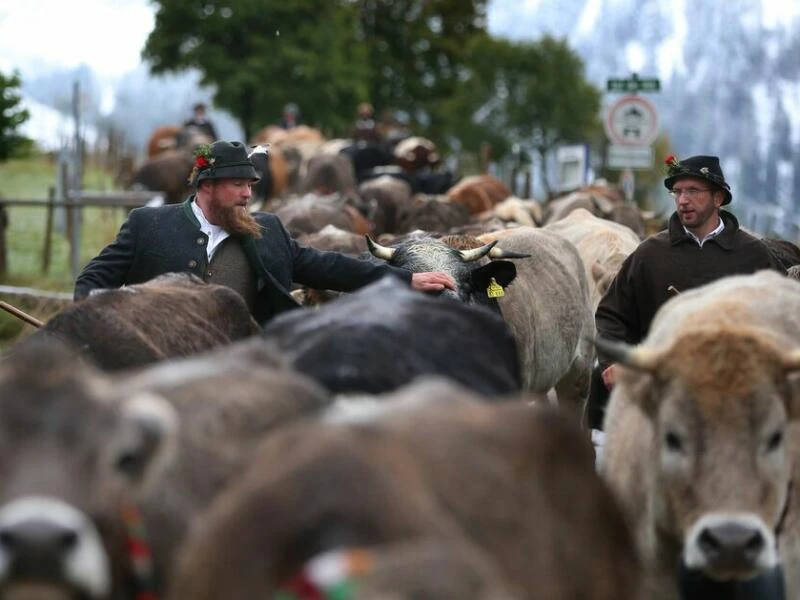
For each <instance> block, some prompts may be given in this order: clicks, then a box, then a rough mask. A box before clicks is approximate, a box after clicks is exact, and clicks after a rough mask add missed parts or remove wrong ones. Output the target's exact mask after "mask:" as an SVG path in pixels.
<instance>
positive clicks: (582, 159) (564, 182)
mask: <svg viewBox="0 0 800 600" xmlns="http://www.w3.org/2000/svg"><path fill="white" fill-rule="evenodd" d="M556 162H558V191H559V192H565V191H570V190H576V189H578V188H580V187H583V186H584V185H586V183H587V181H586V179H587V177H586V175H587V171H588V168H589V148H588V146H586V145H576V146H560V147H559V148H558V150H556Z"/></svg>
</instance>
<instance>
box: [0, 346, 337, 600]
mask: <svg viewBox="0 0 800 600" xmlns="http://www.w3.org/2000/svg"><path fill="white" fill-rule="evenodd" d="M253 342H254V343H255V344H256V345H255V346H253V345H252V344H253ZM243 343H244V344H250V346H248V347H246V348H245V347H243V348H241V349H239V350H232V351H231V352H232V354H231V356H230V357H228V356H227V354H219V355H214V354H210V355H208V356H207V357H204V358H201V357H197V358H192V359H187V360H186V362H183V361H179V360H176V361H173V362H171V363H169V364H166V363H165V364H163V365H158V366H156V367H154V370H153V371H149V370H145V371H142V372H139V373H136V374H131V375H126V376H123V375H117V376H114V377H113V378H112V376H109V375H105V374H102V373H100V372H98V371H96V370H95V369H94V368H92V367H91V366H90V365H89V363H87V362H85V361H83V360H82V359H80V358H79V357H78V355H76V354H75V352H74V350H73V349H72V348H69V347H68V346H65V345H63V344H62V342H59V341H58V340H55V339H53V338H37V339H35V340H32V341H31V342H30V343H28V344H26V345H20V346H15V347H14V348H13V349H12V350H11V352H10V354H9V355H8V356H6V357H5V358H4V360H3V361H2V362H0V473H2V477H0V595H1V596H2V598H3V599H4V600H29V599H58V600H137V599H142V598H151V597H157V596H160V594H162V593H163V592H164V591H165V589H166V586H167V583H168V576H169V575H168V574H169V573H170V571H171V565H172V560H173V555H174V554H175V552H176V550H177V547H178V546H179V544H180V543H181V541H182V539H183V536H184V534H185V532H186V531H187V529H188V527H189V525H190V523H191V521H192V519H193V518H195V517H196V515H197V514H199V512H200V511H202V510H203V509H204V508H205V507H206V506H207V505H208V503H209V502H210V501H211V499H212V498H213V497H214V496H215V495H216V494H217V493H219V492H220V490H222V489H223V488H224V487H225V485H226V484H227V482H228V481H229V480H231V478H233V477H234V476H235V475H236V474H237V473H239V472H240V470H241V469H242V468H243V467H244V466H245V465H246V464H247V462H248V458H249V457H250V455H251V453H252V451H253V450H254V449H255V447H256V446H257V444H258V442H259V441H260V440H261V439H262V438H263V436H264V435H265V434H266V433H267V432H268V431H270V430H271V429H273V428H274V427H277V426H278V425H280V424H282V423H285V422H286V421H288V420H290V419H292V418H296V417H298V416H301V415H305V414H309V413H313V412H314V411H315V410H319V409H321V408H323V407H325V406H326V405H327V404H328V403H329V401H330V396H329V395H328V394H327V393H326V392H325V391H324V390H323V389H322V388H321V387H320V386H318V385H316V384H315V383H314V382H313V381H311V380H309V379H306V378H304V377H302V376H301V375H299V374H297V373H295V372H293V371H290V370H287V369H282V368H280V367H279V366H278V367H270V366H268V365H280V359H279V358H274V357H272V355H270V354H269V353H268V352H267V351H265V350H264V349H263V348H262V347H261V346H263V343H262V342H260V340H258V339H255V340H252V341H251V342H243ZM226 351H227V349H226Z"/></svg>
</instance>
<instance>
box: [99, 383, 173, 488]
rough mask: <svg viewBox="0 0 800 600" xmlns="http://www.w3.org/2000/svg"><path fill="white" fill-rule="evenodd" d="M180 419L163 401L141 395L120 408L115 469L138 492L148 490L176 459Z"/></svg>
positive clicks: (154, 395)
mask: <svg viewBox="0 0 800 600" xmlns="http://www.w3.org/2000/svg"><path fill="white" fill-rule="evenodd" d="M177 429H178V417H177V414H176V413H175V409H174V408H173V407H172V405H170V404H169V402H167V401H166V400H165V399H164V398H162V397H161V396H158V395H156V394H152V393H150V392H143V393H139V394H137V395H135V396H133V397H131V398H130V399H128V400H126V401H124V402H123V403H122V406H121V422H120V432H119V435H118V436H117V443H116V445H115V447H114V448H113V451H112V452H113V453H112V457H111V459H112V463H111V464H112V466H113V468H114V470H115V471H116V472H117V473H118V474H119V475H120V476H121V477H122V478H123V479H125V480H126V482H127V483H128V485H130V487H131V488H132V490H133V491H135V492H142V491H144V490H145V489H146V488H148V487H149V486H150V485H151V484H152V483H153V482H154V481H155V480H157V479H158V478H159V476H160V475H161V474H162V473H163V471H164V470H165V468H166V467H167V465H169V464H170V463H171V462H172V460H173V459H174V456H175V450H176V447H177Z"/></svg>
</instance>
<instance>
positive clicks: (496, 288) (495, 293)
mask: <svg viewBox="0 0 800 600" xmlns="http://www.w3.org/2000/svg"><path fill="white" fill-rule="evenodd" d="M486 295H487V296H489V298H502V297H503V296H505V295H506V292H505V290H504V289H503V286H502V285H500V284H499V283H497V281H495V278H494V277H492V278H491V279H490V280H489V287H487V288H486Z"/></svg>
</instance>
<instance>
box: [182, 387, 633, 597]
mask: <svg viewBox="0 0 800 600" xmlns="http://www.w3.org/2000/svg"><path fill="white" fill-rule="evenodd" d="M526 404H527V403H526V402H524V401H522V399H520V398H517V402H512V403H503V404H499V405H498V404H492V405H486V404H484V403H482V402H480V401H479V400H478V399H477V398H475V397H474V396H471V395H470V394H469V393H468V392H466V391H465V390H463V389H459V388H458V387H457V386H452V385H450V384H448V385H444V384H431V383H430V382H420V384H419V385H415V386H411V387H410V388H408V389H404V390H401V391H399V392H398V394H396V395H394V397H392V398H389V399H384V400H382V401H381V405H382V406H383V407H386V411H385V412H379V413H378V414H376V415H375V416H374V417H373V418H371V419H367V420H364V419H359V420H357V421H354V422H341V421H338V422H319V421H315V422H305V423H303V424H301V423H295V424H291V425H289V426H287V427H285V428H282V429H281V430H280V431H277V432H275V433H274V434H273V435H272V436H270V438H269V439H267V440H266V441H265V444H264V445H263V446H262V448H261V450H260V452H259V453H258V455H257V456H256V457H255V458H254V460H253V462H252V467H251V468H250V469H249V470H248V472H247V473H246V474H245V475H244V476H243V477H242V479H241V481H239V482H237V483H236V484H233V485H231V486H230V487H229V488H228V490H227V491H226V492H224V493H223V496H221V497H219V498H218V501H217V502H215V504H214V506H213V507H212V509H211V510H210V511H209V512H208V513H206V515H205V516H204V519H203V523H201V524H198V528H197V529H196V530H195V531H194V535H192V537H191V539H190V540H189V541H188V542H187V545H186V550H185V552H184V553H183V555H182V557H181V560H180V563H179V567H178V571H177V574H176V577H175V579H174V587H173V593H172V596H171V598H172V599H173V600H178V599H183V598H192V599H193V600H222V599H225V600H249V599H251V598H272V597H276V596H273V594H275V592H276V590H277V589H279V588H283V589H284V590H286V589H287V588H288V589H292V588H291V585H292V583H294V582H296V581H297V577H298V575H301V576H302V574H303V572H302V569H303V568H304V566H305V565H307V564H308V561H310V560H312V559H313V558H314V557H319V556H320V555H322V556H325V553H327V552H331V551H336V550H339V549H348V548H349V549H351V551H350V552H344V553H343V554H349V555H350V559H351V560H352V559H356V560H362V561H363V560H364V559H365V558H366V559H367V560H368V557H364V555H363V554H361V555H360V556H359V555H358V554H359V553H357V552H354V551H353V549H358V548H367V549H369V551H370V552H377V553H382V552H384V551H385V550H384V549H387V548H392V547H394V548H396V547H397V545H398V544H406V545H408V546H412V547H413V545H414V544H417V543H419V541H420V540H440V541H441V543H444V544H447V543H448V540H453V541H455V542H457V543H460V544H462V546H461V547H464V546H463V544H464V543H468V544H471V545H472V546H473V547H475V548H477V549H479V550H480V551H481V552H482V553H483V556H484V557H485V560H486V561H489V562H490V563H492V564H493V565H494V566H495V569H496V571H495V572H496V573H497V574H498V576H499V577H500V578H502V581H504V582H506V583H507V585H508V588H507V590H508V591H510V592H511V593H512V594H514V595H516V596H517V597H519V598H547V599H548V600H567V599H575V598H581V599H585V600H606V599H607V600H612V599H614V600H618V599H621V598H625V599H633V598H636V595H637V593H638V592H639V589H638V588H639V577H640V576H639V565H638V559H637V556H636V553H635V549H634V543H633V539H632V536H631V534H630V532H629V530H628V528H627V526H626V523H625V521H624V519H623V516H622V512H621V510H620V509H619V507H618V505H617V504H616V502H615V501H614V499H613V497H612V495H611V493H610V491H609V490H608V489H607V487H606V486H605V485H604V484H603V482H602V481H601V479H600V477H599V476H598V475H597V473H596V472H595V467H594V461H593V455H592V449H591V445H590V444H589V442H588V440H586V439H585V437H584V436H582V435H581V433H580V431H579V430H578V428H577V427H576V426H575V425H573V424H571V423H570V422H569V421H568V420H567V419H565V418H564V416H563V415H561V414H559V413H558V411H555V410H553V409H552V408H550V407H531V406H527V405H526ZM459 541H460V542H459ZM221 553H223V554H224V558H223V556H221ZM353 555H356V556H353ZM329 564H330V563H329ZM339 564H340V565H341V566H343V567H345V568H346V565H347V563H346V562H344V561H341V562H339ZM351 564H352V563H351ZM361 565H362V569H363V566H364V563H363V562H362V563H361ZM484 565H487V562H484ZM328 572H329V573H330V571H328ZM362 572H363V570H362ZM483 572H484V573H485V572H486V571H485V570H484V571H483ZM478 573H481V571H478ZM444 574H445V573H444V572H443V573H437V572H436V571H435V570H432V569H430V568H421V569H420V571H419V572H415V573H414V579H415V581H416V583H417V585H419V586H420V587H421V588H422V589H429V590H436V589H438V588H437V586H436V583H437V582H438V581H441V579H440V578H441V577H442V576H444ZM473 577H474V575H473ZM366 579H367V582H368V583H367V585H369V573H366ZM353 583H354V584H355V586H356V590H357V589H358V588H359V581H358V578H356V579H355V580H354V581H353ZM450 585H451V586H455V585H457V582H451V583H450ZM401 589H403V590H405V589H407V588H405V587H403V588H401ZM451 589H452V587H451ZM501 589H502V587H501ZM480 590H481V585H480V584H479V583H478V582H476V587H475V590H474V591H476V592H477V594H476V595H473V594H472V593H471V592H473V590H472V589H470V590H469V592H470V593H465V594H464V595H463V596H461V597H462V598H480V597H481V596H480ZM498 592H499V595H498V596H491V597H492V598H493V600H499V599H500V598H504V597H505V596H504V595H503V594H502V592H501V591H500V590H498ZM317 597H322V596H317ZM357 597H359V598H362V597H366V596H357ZM369 597H371V598H384V597H385V598H395V597H400V598H405V597H411V598H441V597H445V598H446V597H451V596H447V595H444V596H439V595H438V594H433V595H430V596H428V595H421V596H395V595H393V594H391V593H388V594H387V595H386V596H381V595H376V596H369Z"/></svg>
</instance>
